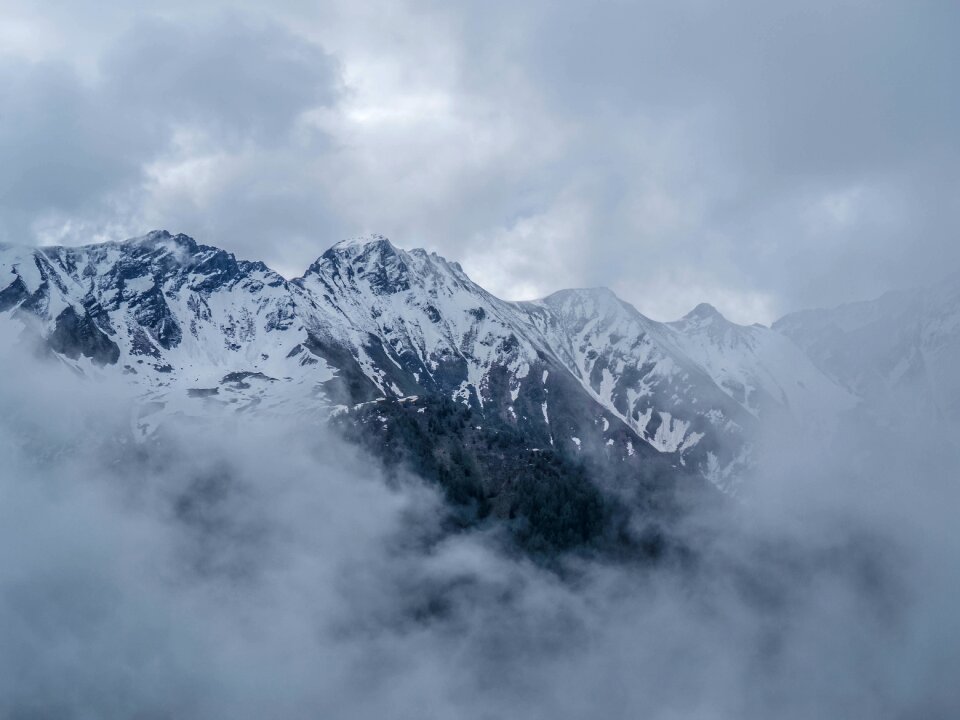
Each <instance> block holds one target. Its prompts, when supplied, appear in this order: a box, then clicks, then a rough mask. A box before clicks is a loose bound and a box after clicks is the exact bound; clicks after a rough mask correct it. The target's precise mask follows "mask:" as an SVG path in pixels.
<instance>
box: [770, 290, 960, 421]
mask: <svg viewBox="0 0 960 720" xmlns="http://www.w3.org/2000/svg"><path fill="white" fill-rule="evenodd" d="M774 329H775V330H776V331H777V332H779V333H781V334H783V335H784V336H786V337H788V338H790V339H791V340H792V341H793V342H794V343H795V344H796V345H797V346H799V347H801V348H802V349H803V350H804V351H805V353H806V354H807V355H808V356H809V358H810V359H811V360H812V362H813V363H814V364H815V365H816V366H817V367H818V368H819V369H820V370H821V371H822V372H823V374H825V375H827V376H828V377H830V378H832V379H833V380H835V381H836V382H837V383H838V384H840V385H842V386H843V387H844V388H846V389H847V390H848V391H849V392H850V393H851V394H852V395H854V396H855V397H856V398H857V399H858V401H859V402H860V406H861V407H860V409H861V411H862V412H865V413H868V414H869V416H870V417H871V418H872V419H874V420H875V421H876V422H878V423H879V424H880V425H883V426H886V427H888V428H891V429H894V430H896V431H897V432H898V433H910V432H916V433H921V434H924V435H929V434H930V433H935V434H937V435H939V436H943V437H944V438H948V439H955V438H956V437H958V431H960V373H958V372H957V368H958V367H960V277H956V276H954V277H949V278H947V279H945V280H943V281H942V282H940V283H938V284H936V285H934V286H932V287H929V288H917V289H913V290H901V291H897V292H890V293H887V294H885V295H883V296H882V297H880V298H878V299H876V300H871V301H866V302H857V303H850V304H847V305H842V306H840V307H837V308H833V309H829V310H806V311H803V312H798V313H793V314H790V315H787V316H786V317H784V318H782V319H781V320H779V321H777V322H776V323H775V324H774Z"/></svg>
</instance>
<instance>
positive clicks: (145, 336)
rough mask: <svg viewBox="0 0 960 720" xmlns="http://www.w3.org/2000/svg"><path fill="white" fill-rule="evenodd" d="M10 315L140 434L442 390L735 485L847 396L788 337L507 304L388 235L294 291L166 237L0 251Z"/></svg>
mask: <svg viewBox="0 0 960 720" xmlns="http://www.w3.org/2000/svg"><path fill="white" fill-rule="evenodd" d="M0 321H2V322H4V323H7V324H8V325H11V324H12V325H14V326H16V327H18V328H20V331H21V332H22V334H23V335H24V336H25V337H34V338H36V339H37V340H38V341H40V342H42V343H43V344H44V346H45V347H47V348H49V349H50V350H52V351H53V352H54V354H55V355H56V356H57V357H59V358H61V360H62V361H63V362H67V363H70V364H71V365H73V366H74V367H76V368H77V369H78V370H80V371H82V372H85V373H91V374H99V375H102V376H116V377H117V378H119V379H120V380H121V381H122V382H123V383H125V384H126V385H127V387H129V388H130V389H131V390H132V391H133V392H136V393H138V394H139V396H140V397H141V398H142V399H143V400H144V402H143V403H142V407H143V408H144V411H143V412H144V417H143V418H141V419H140V420H139V422H140V423H141V425H142V426H143V429H144V430H145V431H147V430H149V429H150V427H152V425H153V424H154V423H155V422H157V421H159V420H162V419H163V418H164V417H168V416H170V414H171V413H173V414H176V415H178V416H196V417H205V416H206V415H208V414H209V413H210V412H219V411H221V410H222V409H224V408H232V409H236V410H238V411H245V412H246V411H252V410H253V409H254V408H256V409H257V411H258V412H262V411H269V412H284V413H304V414H306V415H308V416H309V417H311V418H322V417H325V416H327V415H329V413H330V412H331V411H333V410H334V409H335V408H337V407H352V406H355V405H357V404H358V403H365V402H371V401H375V400H377V399H378V398H384V397H410V396H420V395H425V396H427V395H439V396H444V397H448V398H453V399H455V400H456V401H457V402H461V403H465V404H469V405H470V406H471V407H474V408H476V409H477V410H479V411H480V412H482V413H483V415H484V416H485V417H488V418H489V419H490V421H491V422H494V421H496V422H497V423H506V424H508V425H510V426H511V427H514V428H515V429H517V430H519V431H520V432H522V433H523V435H524V436H525V437H527V438H528V439H529V442H530V444H531V446H532V447H536V446H553V447H555V448H558V449H560V448H562V449H563V450H564V451H565V452H570V453H574V454H577V453H592V454H596V453H601V454H603V455H605V456H607V457H610V458H615V459H616V458H620V459H621V460H622V461H623V462H631V463H642V462H643V459H644V458H654V457H666V458H668V459H670V460H669V462H673V463H675V464H676V465H677V466H678V467H679V466H685V467H686V468H688V469H695V470H697V471H699V473H700V474H702V475H704V476H706V477H709V478H710V479H711V480H713V481H714V482H715V483H716V484H718V485H720V486H721V487H730V486H732V484H733V483H734V482H735V481H736V479H737V478H738V477H739V476H740V475H741V474H742V472H743V470H744V468H745V467H746V466H747V465H748V464H749V454H750V445H751V440H752V437H753V436H754V434H755V433H756V431H757V427H758V422H759V418H761V417H763V416H765V415H768V414H772V413H773V414H780V415H786V416H796V417H797V418H807V417H810V416H818V417H819V416H821V415H823V414H826V415H833V414H835V413H837V412H839V411H841V410H842V409H843V408H845V407H847V406H848V405H849V403H850V402H851V400H850V395H849V394H848V393H847V392H846V391H844V390H842V389H840V388H839V387H838V384H837V382H835V381H834V380H832V379H830V378H828V377H827V376H826V374H825V373H824V372H822V371H821V370H820V369H818V368H817V367H816V366H815V364H814V363H811V362H810V361H809V360H808V359H807V358H806V357H805V356H804V355H803V353H802V352H801V351H800V350H799V349H798V348H797V347H796V346H795V345H794V344H793V342H791V341H790V340H788V339H787V338H786V337H785V335H783V334H780V333H775V332H773V331H771V330H769V329H767V328H761V327H742V326H737V325H734V324H732V323H729V322H728V321H726V320H725V319H723V318H722V317H721V316H720V315H719V313H717V312H716V311H715V310H713V309H712V308H710V307H709V306H700V307H698V308H697V309H695V310H694V311H693V312H692V313H690V314H689V315H688V316H686V317H685V318H684V319H682V320H680V321H677V322H675V323H666V324H664V323H658V322H654V321H652V320H650V319H649V318H646V317H644V316H643V315H642V314H640V313H639V312H637V310H636V309H634V308H633V307H632V306H630V305H629V304H627V303H624V302H623V301H621V300H620V299H619V298H617V297H616V296H615V295H614V294H613V293H611V292H610V291H609V290H566V291H562V292H558V293H555V294H554V295H551V296H549V297H547V298H545V299H543V300H541V301H537V302H529V303H527V302H524V303H512V302H505V301H503V300H500V299H498V298H496V297H494V296H493V295H491V294H490V293H488V292H486V291H485V290H484V289H483V288H481V287H479V286H478V285H476V284H475V283H473V282H472V281H471V280H470V279H469V278H468V277H467V275H466V274H465V273H464V272H463V269H462V268H461V267H460V266H459V265H458V264H457V263H455V262H449V261H447V260H445V259H444V258H442V257H439V256H438V255H436V254H434V253H428V252H426V251H424V250H411V251H404V250H401V249H398V248H396V247H395V246H394V245H393V244H391V243H390V242H389V241H388V240H387V239H385V238H383V237H379V236H374V237H369V238H362V239H359V240H353V241H347V242H342V243H338V244H337V245H334V246H333V247H332V248H330V249H329V250H327V251H326V252H325V253H323V254H322V255H321V256H320V257H319V258H318V259H317V261H316V262H315V263H313V264H312V265H311V266H310V267H309V268H308V269H307V271H306V272H305V273H304V275H303V276H302V277H300V278H297V279H295V280H292V281H287V280H285V279H284V278H282V277H281V276H279V275H278V274H277V273H275V272H273V271H271V270H270V269H269V268H267V267H266V266H265V265H263V264H262V263H256V262H244V261H239V260H237V259H236V258H235V257H234V256H233V255H231V254H230V253H227V252H225V251H223V250H219V249H217V248H213V247H209V246H205V245H199V244H197V243H196V242H195V241H194V240H192V239H191V238H189V237H187V236H184V235H176V236H174V235H170V234H169V233H166V232H163V231H159V232H154V233H150V234H149V235H147V236H144V237H142V238H136V239H133V240H129V241H126V242H122V243H105V244H99V245H89V246H85V247H77V248H60V247H49V248H41V249H35V248H14V247H3V248H0Z"/></svg>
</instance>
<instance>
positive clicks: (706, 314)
mask: <svg viewBox="0 0 960 720" xmlns="http://www.w3.org/2000/svg"><path fill="white" fill-rule="evenodd" d="M683 319H684V320H699V321H700V322H706V321H713V320H720V321H723V322H726V320H727V319H726V318H725V317H724V316H723V315H722V314H721V313H720V311H719V310H717V309H716V308H715V307H714V306H713V305H711V304H710V303H705V302H702V303H700V304H699V305H697V306H696V307H695V308H694V309H693V310H691V311H690V312H688V313H687V314H686V315H684V316H683Z"/></svg>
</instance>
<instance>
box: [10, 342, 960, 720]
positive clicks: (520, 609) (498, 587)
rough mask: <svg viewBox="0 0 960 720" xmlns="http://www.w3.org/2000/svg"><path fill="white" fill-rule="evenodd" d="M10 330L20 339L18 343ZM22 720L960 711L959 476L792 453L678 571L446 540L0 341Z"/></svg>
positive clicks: (403, 514) (237, 429) (905, 458)
mask: <svg viewBox="0 0 960 720" xmlns="http://www.w3.org/2000/svg"><path fill="white" fill-rule="evenodd" d="M7 339H9V338H7ZM0 360H2V362H3V367H4V373H3V374H2V375H0V407H3V408H4V413H3V414H2V415H0V451H2V453H3V457H4V463H3V467H2V469H0V498H2V502H0V648H3V651H2V652H0V714H2V715H5V716H11V717H17V716H41V717H43V716H51V715H53V716H56V717H63V718H82V717H102V718H114V717H116V718H123V717H130V716H142V717H178V718H227V717H229V718H261V717H264V716H280V717H289V718H301V717H303V718H306V717H317V716H331V717H356V718H366V717H369V718H379V717H383V716H385V715H389V716H391V717H400V718H451V717H455V718H478V719H480V718H491V717H494V718H496V717H516V716H522V717H530V718H582V717H584V716H587V715H590V716H592V715H602V716H604V717H610V718H635V717H637V716H638V715H639V716H643V717H650V718H654V719H655V720H668V719H670V718H677V717H683V718H711V719H712V718H716V719H725V718H738V719H744V718H746V719H748V720H749V719H750V718H757V719H758V720H759V719H760V718H769V717H771V716H776V717H782V718H787V719H791V718H797V719H800V718H809V717H845V718H852V719H858V718H864V719H866V718H870V720H876V719H877V718H881V719H883V718H891V719H897V720H899V718H906V717H917V716H922V717H930V718H948V717H952V716H954V715H955V714H956V709H957V707H960V696H958V695H957V690H956V688H955V683H952V682H951V680H952V674H951V673H952V671H953V668H955V667H956V662H957V661H958V660H960V658H958V656H957V655H958V650H957V648H958V647H960V644H958V642H957V639H958V638H960V624H958V622H957V619H956V613H955V609H954V607H953V604H952V599H953V598H954V596H955V592H954V590H955V588H956V585H957V583H958V582H960V577H958V574H957V567H956V562H955V557H956V552H957V549H958V547H960V535H958V530H957V526H956V523H955V521H954V517H953V508H954V507H956V501H957V500H960V498H958V497H957V494H958V491H957V487H956V483H955V473H954V472H952V470H953V469H954V468H955V467H956V458H955V457H951V456H950V455H949V454H945V452H944V451H942V448H941V450H940V451H936V448H929V449H928V448H916V447H915V446H913V445H911V446H910V447H909V448H905V447H903V446H900V445H898V444H897V443H896V442H893V441H891V439H890V438H883V437H879V438H878V436H877V435H876V433H875V432H873V431H872V430H870V429H869V428H861V427H859V426H853V425H852V426H851V427H850V428H849V429H848V431H847V434H846V436H844V437H843V438H842V441H843V442H842V444H841V446H840V448H839V450H838V452H837V453H832V452H830V451H829V450H827V449H821V451H820V452H818V453H817V455H816V456H817V460H818V461H817V462H816V463H811V462H810V461H809V459H810V457H811V455H810V451H809V448H805V447H803V446H802V445H800V446H798V445H797V443H796V442H795V441H794V440H793V439H792V437H790V438H784V437H782V436H780V435H779V433H775V434H774V435H773V436H771V437H770V438H769V439H768V444H767V447H768V449H769V450H770V453H769V457H768V459H767V460H766V461H765V464H764V466H763V469H762V472H761V474H760V477H759V478H758V482H757V483H756V484H755V485H754V486H753V490H752V492H751V493H748V494H747V496H746V497H745V499H744V504H743V505H742V506H713V507H711V508H704V509H703V510H702V512H695V513H694V514H692V515H690V516H689V517H687V518H686V519H685V520H684V521H683V522H682V523H681V524H679V525H678V526H677V527H676V528H675V535H676V537H677V538H678V539H681V540H682V541H683V542H684V543H685V544H686V546H687V547H689V548H690V550H691V552H690V554H689V555H687V559H686V561H685V562H683V563H678V564H673V563H670V562H665V563H662V564H659V565H635V564H617V563H612V562H607V561H605V560H604V559H603V558H596V557H592V558H590V557H588V558H577V557H571V558H568V559H567V560H566V561H565V562H564V563H563V566H562V572H559V573H557V572H552V571H547V570H545V569H543V568H542V567H539V566H537V565H534V564H533V563H532V562H530V561H529V560H527V559H525V558H523V557H519V556H517V554H516V553H515V552H511V551H509V548H505V547H504V545H503V544H502V543H501V542H500V541H499V538H498V536H497V534H496V531H495V529H494V528H481V529H479V530H474V531H469V532H468V531H463V532H458V533H452V534H451V533H450V532H448V531H445V530H444V529H443V523H442V519H443V505H442V503H441V501H440V500H439V499H438V497H437V495H436V494H435V493H434V492H432V490H431V489H429V488H425V487H423V485H422V484H420V483H418V482H417V481H416V480H415V479H414V478H405V479H403V480H402V481H401V482H399V483H392V484H390V485H388V484H387V483H386V482H385V481H384V480H383V477H382V474H381V472H380V469H379V468H377V467H376V466H374V465H372V464H371V463H370V462H368V461H367V460H365V459H364V458H362V457H360V456H358V455H357V453H356V451H355V450H354V449H352V448H350V447H347V446H345V445H343V444H342V443H341V442H340V440H339V439H338V438H337V437H335V436H333V435H330V434H329V433H327V432H326V431H324V430H323V428H322V427H320V426H315V425H312V424H310V423H304V422H290V423H287V422H284V421H283V420H282V419H278V418H275V417H274V418H269V417H257V416H249V417H247V416H234V415H228V416H225V417H222V418H218V419H217V421H216V422H206V423H194V424H188V423H187V421H185V420H183V419H178V418H171V421H170V422H169V423H167V425H166V426H165V428H164V429H163V430H162V431H161V432H160V434H158V435H156V436H154V437H153V438H151V439H150V440H148V441H143V442H135V441H134V440H133V438H132V437H131V436H130V432H129V429H128V428H129V427H130V426H131V424H130V418H131V417H132V413H134V412H135V409H136V405H135V403H131V399H130V398H128V397H127V396H126V395H125V393H124V391H123V390H122V389H121V388H119V387H116V388H114V387H111V386H109V385H106V384H104V383H101V382H97V381H95V380H93V379H80V378H78V377H76V376H75V375H74V374H73V373H72V372H71V371H68V370H67V369H65V368H63V367H59V366H56V365H55V364H53V363H52V361H49V360H48V361H38V360H37V359H36V358H29V359H24V358H22V357H21V356H20V355H19V348H18V347H17V346H16V345H15V344H13V343H3V344H2V345H0Z"/></svg>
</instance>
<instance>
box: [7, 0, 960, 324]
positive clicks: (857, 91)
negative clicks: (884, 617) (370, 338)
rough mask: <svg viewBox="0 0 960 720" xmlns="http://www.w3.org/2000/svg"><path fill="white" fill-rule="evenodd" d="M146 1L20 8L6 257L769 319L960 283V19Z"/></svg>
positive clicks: (508, 5) (757, 4) (913, 8)
mask: <svg viewBox="0 0 960 720" xmlns="http://www.w3.org/2000/svg"><path fill="white" fill-rule="evenodd" d="M136 5H139V4H131V3H120V2H97V3H92V2H86V1H74V2H55V1H53V0H47V1H46V2H40V3H38V2H35V1H34V2H21V1H20V0H0V239H2V240H4V241H11V242H41V243H49V242H65V243H77V242H90V241H94V240H98V239H105V238H115V237H125V236H130V235H134V234H140V233H142V232H145V231H147V230H149V229H153V228H157V227H163V228H167V229H169V230H172V231H182V232H186V233H189V234H191V235H194V236H196V237H198V238H199V239H200V240H202V241H204V242H208V243H211V244H215V245H220V246H222V247H225V248H228V249H230V250H232V251H234V252H236V253H237V254H238V255H241V256H243V257H250V258H254V257H255V258H261V259H264V260H265V261H266V262H268V263H269V264H271V265H273V266H274V267H276V268H277V269H279V270H280V271H281V272H284V273H286V274H299V272H301V271H302V269H303V268H305V267H306V266H307V264H309V262H310V261H311V260H312V259H313V258H314V257H315V256H316V255H318V254H319V253H320V252H321V251H322V250H324V249H325V248H326V247H328V246H329V245H330V244H332V243H333V242H335V241H336V240H338V239H340V238H342V237H345V236H352V235H356V234H360V233H366V232H380V233H383V234H386V235H388V236H390V237H391V238H392V239H394V240H395V242H396V243H397V244H398V245H401V246H406V247H411V246H417V245H420V246H426V247H428V248H432V249H435V250H437V251H439V252H441V253H443V254H445V255H447V256H449V257H451V258H454V259H458V260H460V261H461V263H462V264H463V265H464V267H465V268H466V270H467V271H468V272H469V273H470V274H471V275H472V276H473V277H474V278H475V279H476V280H477V281H478V282H480V283H481V284H483V285H485V286H487V287H488V288H490V289H491V290H493V291H494V292H496V293H498V294H500V295H502V296H504V297H508V298H528V297H533V296H537V295H542V294H545V293H547V292H550V291H552V290H556V289H559V288H561V287H566V286H579V285H609V286H610V287H612V288H613V289H614V290H615V291H617V292H618V293H619V294H620V295H621V296H623V297H625V298H626V299H628V300H630V301H631V302H633V303H634V304H635V305H637V307H638V308H639V309H640V310H641V311H643V312H646V313H647V314H649V315H651V316H652V317H655V318H657V319H669V318H672V317H675V316H678V315H680V314H682V313H684V312H686V311H687V310H688V309H689V308H690V307H692V306H693V305H695V304H696V303H697V302H699V301H702V300H706V301H709V302H712V303H714V304H715V305H717V306H718V307H719V308H720V309H721V310H722V311H724V312H725V313H726V314H728V315H729V316H730V317H731V318H733V319H736V320H739V321H744V322H748V321H754V320H759V321H769V320H771V319H773V318H774V317H776V316H777V315H779V314H781V313H782V312H785V311H788V310H793V309H797V308H800V307H805V306H811V305H823V304H832V303H836V302H841V301H844V300H850V299H858V298H861V297H868V296H872V295H875V294H878V293H880V292H882V291H884V290H886V289H888V288H891V287H895V286H899V285H903V284H910V283H916V282H921V281H923V280H924V279H926V278H928V277H931V276H933V277H935V276H939V275H942V274H945V273H947V272H951V271H956V270H958V269H960V241H958V240H960V232H958V231H960V212H958V210H957V206H958V204H957V202H956V199H955V198H956V197H957V195H958V191H960V140H958V130H960V92H958V90H957V88H958V87H960V85H958V83H957V82H956V78H955V77H953V76H954V75H955V68H956V67H960V43H958V42H957V35H958V29H960V5H957V4H956V3H955V2H952V0H950V1H948V0H945V1H943V2H936V1H927V0H919V1H915V2H905V1H904V2H887V1H884V0H874V1H871V2H866V1H864V0H834V1H833V2H820V1H818V0H812V1H811V2H807V3H803V4H795V3H770V2H761V1H760V0H736V1H735V2H726V3H715V2H708V1H707V0H680V1H673V2H666V1H664V2H601V3H597V2H565V3H547V2H540V1H537V0H532V1H531V2H525V3H515V2H498V1H495V0H488V1H486V2H457V3H449V2H426V1H424V2H408V3H399V2H393V3H380V2H365V3H355V2H299V1H298V0H290V1H288V2H278V3H271V4H270V8H269V12H268V11H267V10H265V9H264V8H265V7H266V6H265V5H263V4H262V3H252V2H250V3H244V2H231V3H225V2H224V3H221V2H218V1H216V0H207V1H200V2H196V1H195V2H190V3H187V2H180V1H179V0H174V1H173V2H169V3H165V4H163V5H162V6H157V7H156V8H155V9H153V10H150V11H145V10H143V9H140V8H138V7H136ZM140 7H141V8H142V7H143V6H140Z"/></svg>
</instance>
